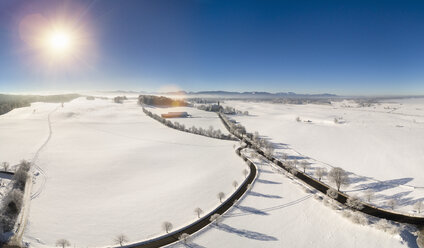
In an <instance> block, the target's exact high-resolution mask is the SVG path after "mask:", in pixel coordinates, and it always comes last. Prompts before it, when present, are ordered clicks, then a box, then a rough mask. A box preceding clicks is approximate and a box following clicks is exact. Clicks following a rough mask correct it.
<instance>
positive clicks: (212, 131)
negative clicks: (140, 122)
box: [143, 107, 237, 140]
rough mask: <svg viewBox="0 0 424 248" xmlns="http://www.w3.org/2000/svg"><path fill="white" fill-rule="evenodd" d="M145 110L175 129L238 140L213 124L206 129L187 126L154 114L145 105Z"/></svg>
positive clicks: (149, 114)
mask: <svg viewBox="0 0 424 248" xmlns="http://www.w3.org/2000/svg"><path fill="white" fill-rule="evenodd" d="M143 112H144V113H145V114H146V115H148V116H150V117H151V118H153V119H155V120H157V121H159V122H160V123H162V124H164V125H165V126H168V127H170V128H173V129H177V130H180V131H183V132H188V133H193V134H198V135H202V136H206V137H211V138H215V139H223V140H237V139H236V138H234V137H233V136H232V135H231V134H223V133H222V132H221V130H219V129H214V128H213V127H212V126H210V127H209V129H204V128H202V127H195V126H192V127H190V128H187V127H186V126H185V125H184V124H180V123H179V122H172V121H170V120H167V119H165V118H162V117H161V116H159V115H157V114H154V113H152V112H150V111H149V110H147V109H146V108H144V107H143Z"/></svg>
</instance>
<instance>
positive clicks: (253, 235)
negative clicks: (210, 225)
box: [215, 224, 278, 241]
mask: <svg viewBox="0 0 424 248" xmlns="http://www.w3.org/2000/svg"><path fill="white" fill-rule="evenodd" d="M215 228H217V229H219V230H222V231H225V232H229V233H234V234H236V235H238V236H240V237H244V238H248V239H254V240H261V241H276V240H278V239H277V238H276V237H273V236H269V235H266V234H263V233H259V232H254V231H249V230H245V229H237V228H234V227H231V226H229V225H226V224H219V225H215Z"/></svg>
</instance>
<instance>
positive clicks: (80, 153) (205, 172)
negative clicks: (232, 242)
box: [0, 98, 246, 247]
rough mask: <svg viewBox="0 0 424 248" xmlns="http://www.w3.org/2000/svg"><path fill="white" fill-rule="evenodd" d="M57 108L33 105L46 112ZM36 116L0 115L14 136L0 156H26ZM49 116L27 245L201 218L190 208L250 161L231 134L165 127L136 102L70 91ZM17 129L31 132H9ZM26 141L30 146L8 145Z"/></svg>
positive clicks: (138, 236)
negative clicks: (223, 137) (207, 134)
mask: <svg viewBox="0 0 424 248" xmlns="http://www.w3.org/2000/svg"><path fill="white" fill-rule="evenodd" d="M56 107H57V105H50V104H40V105H39V106H37V108H38V109H39V111H41V109H43V111H44V109H45V112H46V113H47V112H49V111H51V110H53V109H55V108H56ZM43 113H44V112H43ZM32 116H33V115H32V108H27V109H19V111H12V112H11V113H9V114H7V115H5V117H3V120H6V121H0V123H2V125H3V126H6V125H7V132H5V131H4V130H3V131H2V132H1V135H2V137H5V138H8V141H7V143H9V144H12V145H9V146H6V145H4V144H3V142H2V147H1V154H2V156H3V157H2V159H3V160H6V161H18V160H19V159H21V158H31V155H32V154H33V153H34V152H35V150H37V149H38V147H37V145H38V146H39V145H41V144H42V143H43V142H44V141H45V140H46V137H47V135H48V125H47V117H46V114H43V115H41V113H40V116H39V117H37V118H33V117H32ZM33 119H34V120H33ZM3 122H4V123H6V124H4V123H3ZM33 124H34V125H33ZM26 125H28V127H27V126H26ZM51 125H52V137H51V139H50V140H49V142H48V143H47V145H46V146H45V148H44V149H43V150H41V152H40V154H39V157H38V160H37V161H36V164H37V166H39V167H40V168H41V169H42V171H40V172H41V173H40V174H39V175H38V176H36V183H35V185H34V187H33V196H34V199H32V201H31V209H30V218H29V225H28V227H27V230H26V234H25V241H26V242H29V243H30V245H31V247H42V246H54V245H55V242H56V240H58V239H60V238H66V239H68V240H69V241H70V242H71V243H72V244H73V245H76V246H84V247H86V246H90V247H92V246H106V245H111V244H112V243H113V239H114V238H115V236H116V235H118V234H120V233H124V234H125V235H126V236H128V237H129V240H130V241H131V242H135V241H139V240H144V239H148V238H151V237H155V236H159V235H162V234H163V231H162V230H161V224H162V222H163V221H170V222H172V223H173V225H174V228H178V227H180V226H182V225H185V224H187V223H191V222H192V221H193V220H195V219H196V218H197V217H196V215H195V214H194V212H193V209H194V208H195V207H201V208H202V209H204V211H208V210H211V209H213V208H215V207H216V206H217V205H218V204H219V201H218V199H217V197H216V194H217V193H218V192H220V191H223V192H225V193H227V194H230V193H231V192H232V191H233V190H234V188H233V187H232V185H231V183H232V181H233V180H235V179H236V180H239V181H241V180H242V179H243V175H242V170H243V169H244V168H245V167H246V165H245V164H244V162H243V161H242V160H241V159H240V158H238V157H237V156H236V155H235V152H234V149H233V145H234V144H235V142H231V141H222V140H217V139H210V138H206V137H202V136H198V135H191V134H188V133H185V132H180V131H177V130H173V129H170V128H167V127H165V126H163V125H161V124H160V123H158V122H157V121H155V120H153V119H151V118H149V117H147V116H145V115H144V113H143V112H142V110H141V107H140V106H138V105H137V104H136V103H135V101H129V102H127V103H125V104H115V103H112V101H110V100H108V101H106V100H95V101H87V100H85V99H83V98H80V99H76V100H74V101H72V102H71V103H67V104H65V107H64V108H58V109H57V110H56V111H55V112H53V113H52V115H51ZM22 129H24V130H26V129H30V131H28V132H27V133H26V135H18V137H12V136H13V134H19V132H20V130H22ZM9 134H10V135H9ZM15 136H16V135H15ZM25 142H31V146H29V145H28V147H26V146H23V148H25V149H23V151H22V152H15V151H14V150H13V149H14V148H16V147H19V144H25ZM9 155H10V156H9ZM217 155H218V156H217ZM38 193H40V194H39V195H38Z"/></svg>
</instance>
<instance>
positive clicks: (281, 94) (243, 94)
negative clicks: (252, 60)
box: [162, 90, 337, 97]
mask: <svg viewBox="0 0 424 248" xmlns="http://www.w3.org/2000/svg"><path fill="white" fill-rule="evenodd" d="M162 94H165V95H191V96H196V95H198V96H202V95H207V96H227V97H228V96H229V97H237V96H239V97H337V95H335V94H328V93H324V94H297V93H294V92H278V93H270V92H266V91H246V92H237V91H220V90H219V91H198V92H193V91H190V92H186V91H175V92H165V93H162Z"/></svg>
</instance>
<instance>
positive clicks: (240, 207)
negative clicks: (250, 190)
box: [236, 205, 268, 215]
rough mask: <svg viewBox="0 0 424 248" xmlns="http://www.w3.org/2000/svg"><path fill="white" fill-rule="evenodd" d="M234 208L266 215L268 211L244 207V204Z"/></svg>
mask: <svg viewBox="0 0 424 248" xmlns="http://www.w3.org/2000/svg"><path fill="white" fill-rule="evenodd" d="M236 208H238V209H240V210H241V211H242V212H246V213H249V214H257V215H268V213H266V212H264V211H262V210H259V209H257V208H252V207H246V206H240V205H239V206H236Z"/></svg>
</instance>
